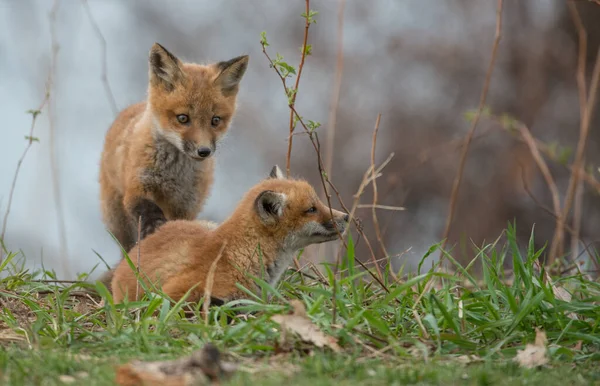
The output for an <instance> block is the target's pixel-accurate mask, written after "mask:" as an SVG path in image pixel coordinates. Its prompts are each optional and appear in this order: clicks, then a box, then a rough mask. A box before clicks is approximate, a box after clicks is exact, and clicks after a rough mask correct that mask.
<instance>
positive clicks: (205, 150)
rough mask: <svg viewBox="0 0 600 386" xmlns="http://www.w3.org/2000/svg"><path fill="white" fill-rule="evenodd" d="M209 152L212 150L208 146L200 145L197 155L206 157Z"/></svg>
mask: <svg viewBox="0 0 600 386" xmlns="http://www.w3.org/2000/svg"><path fill="white" fill-rule="evenodd" d="M210 153H212V150H210V149H209V148H208V147H201V148H200V149H198V157H200V158H206V157H208V156H209V155H210Z"/></svg>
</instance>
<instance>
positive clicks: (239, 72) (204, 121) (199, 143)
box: [148, 43, 248, 160]
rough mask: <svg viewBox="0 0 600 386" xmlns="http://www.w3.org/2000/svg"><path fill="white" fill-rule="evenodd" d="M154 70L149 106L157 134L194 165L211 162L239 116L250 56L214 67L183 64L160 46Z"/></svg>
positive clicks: (155, 51) (152, 64) (152, 59)
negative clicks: (241, 87)
mask: <svg viewBox="0 0 600 386" xmlns="http://www.w3.org/2000/svg"><path fill="white" fill-rule="evenodd" d="M149 65H150V71H149V73H150V82H149V87H148V103H149V111H151V112H152V120H153V124H154V128H155V130H156V133H157V134H158V135H161V136H162V137H163V138H165V139H166V140H168V141H169V142H170V143H172V144H173V145H174V146H175V147H177V148H178V149H179V150H180V151H182V152H183V153H185V154H187V155H188V156H190V157H192V158H194V159H198V160H204V159H206V158H208V157H210V156H211V155H212V154H213V153H214V152H215V150H216V147H217V142H218V141H219V139H220V138H221V137H222V136H223V134H225V132H226V131H227V128H228V127H229V124H230V123H231V120H232V118H233V115H234V113H235V107H236V97H237V93H238V90H239V83H240V81H241V79H242V77H243V75H244V73H245V72H246V68H247V67H248V56H238V57H237V58H234V59H231V60H229V61H226V62H218V63H213V64H209V65H199V64H194V63H182V62H181V61H180V60H179V59H177V58H176V57H175V55H173V54H171V53H170V52H169V51H167V50H166V49H165V48H164V47H163V46H161V45H160V44H158V43H154V45H153V46H152V49H151V50H150V57H149Z"/></svg>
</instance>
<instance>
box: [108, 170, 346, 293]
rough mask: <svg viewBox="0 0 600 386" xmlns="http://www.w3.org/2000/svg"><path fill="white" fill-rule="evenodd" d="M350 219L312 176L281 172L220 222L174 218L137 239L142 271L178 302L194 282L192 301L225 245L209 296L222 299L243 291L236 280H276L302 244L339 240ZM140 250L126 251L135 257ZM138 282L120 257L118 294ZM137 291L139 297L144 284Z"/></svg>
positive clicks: (252, 191) (114, 285)
mask: <svg viewBox="0 0 600 386" xmlns="http://www.w3.org/2000/svg"><path fill="white" fill-rule="evenodd" d="M274 170H275V169H274ZM277 170H279V169H277ZM313 209H314V210H313ZM332 212H333V218H332V216H331V213H332ZM347 220H348V216H347V215H346V214H344V213H342V212H339V211H336V210H332V211H330V209H329V208H328V207H327V206H326V205H324V204H323V203H322V202H321V201H320V200H319V199H318V197H317V195H316V193H315V191H314V189H313V188H312V186H310V185H309V184H308V183H307V182H305V181H302V180H292V179H289V180H288V179H285V178H283V177H282V175H281V174H280V173H279V174H278V175H277V177H274V176H272V177H271V178H269V179H266V180H264V181H261V182H260V183H258V184H257V185H256V186H254V187H253V188H252V189H250V191H249V192H247V193H246V195H245V196H244V197H243V199H242V200H241V202H240V203H239V204H238V206H237V208H236V209H235V211H234V212H233V214H232V215H231V216H230V217H229V218H228V219H227V220H226V221H225V222H223V224H221V225H220V226H218V227H216V228H211V227H209V226H206V225H205V224H203V223H201V222H199V221H184V220H180V221H169V222H167V223H166V224H165V225H163V226H162V227H161V228H160V229H158V230H157V231H156V232H155V233H154V234H152V235H150V236H149V237H148V238H146V239H144V240H143V241H142V242H141V243H140V248H141V249H140V257H141V259H140V267H139V268H140V272H141V277H142V278H143V279H144V281H145V282H146V283H147V284H148V280H150V281H151V282H153V283H155V284H156V287H157V288H162V291H163V292H164V293H165V294H166V295H168V296H169V297H171V298H172V299H173V300H179V299H180V298H181V297H182V296H183V295H184V294H185V293H186V292H187V291H188V290H190V289H191V288H192V287H194V286H196V287H195V290H193V291H192V292H191V295H190V297H189V298H188V300H189V301H198V300H199V299H200V298H201V297H202V295H203V293H204V289H205V288H204V286H205V284H206V280H207V274H208V272H209V269H210V266H211V264H212V263H213V261H215V259H217V257H218V255H219V252H220V251H221V249H222V248H223V246H224V249H223V252H222V257H221V259H220V260H219V262H218V263H217V267H216V273H215V276H214V285H213V288H212V292H211V294H212V296H213V297H216V298H218V299H221V300H224V301H228V300H232V299H237V298H240V297H243V296H244V293H243V292H242V291H240V290H239V289H238V288H237V287H236V283H240V284H242V285H244V286H245V287H246V288H248V289H251V290H253V289H254V285H253V281H252V280H251V278H249V277H248V275H247V274H251V275H254V276H257V277H260V276H261V273H262V272H265V273H266V280H268V281H270V282H271V284H273V285H275V284H276V282H277V281H278V280H279V278H280V277H281V273H282V272H283V270H284V269H286V268H287V267H288V266H289V263H290V262H291V258H292V257H293V256H295V255H296V253H297V251H298V250H299V249H300V248H303V247H305V246H307V245H310V244H315V243H320V242H326V241H331V240H334V239H335V238H337V235H338V231H339V232H343V231H344V230H345V228H346V226H347ZM336 227H337V230H335V228H336ZM258 247H259V248H260V253H259V252H258V251H259V248H258ZM137 248H138V247H137V246H136V247H134V248H133V249H132V250H131V252H130V254H129V255H130V256H132V259H133V260H134V261H135V257H136V256H137V253H138V251H137ZM136 285H137V280H136V275H135V272H134V271H132V270H131V268H130V267H129V265H128V264H127V262H125V261H122V262H121V263H120V264H119V266H118V267H117V268H116V270H115V274H114V277H113V281H112V290H113V296H114V300H115V301H116V302H122V301H123V299H124V298H125V297H127V298H128V299H130V300H133V299H134V298H135V294H136ZM139 292H140V293H139V295H140V296H141V295H142V294H143V291H142V290H141V286H140V291H139Z"/></svg>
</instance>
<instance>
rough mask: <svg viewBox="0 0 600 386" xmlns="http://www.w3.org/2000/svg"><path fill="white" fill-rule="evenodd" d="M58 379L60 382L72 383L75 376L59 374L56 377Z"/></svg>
mask: <svg viewBox="0 0 600 386" xmlns="http://www.w3.org/2000/svg"><path fill="white" fill-rule="evenodd" d="M58 380H59V381H61V382H62V383H73V382H75V381H76V379H75V377H72V376H70V375H61V376H59V377H58Z"/></svg>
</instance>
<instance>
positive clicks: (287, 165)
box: [263, 0, 310, 177]
mask: <svg viewBox="0 0 600 386" xmlns="http://www.w3.org/2000/svg"><path fill="white" fill-rule="evenodd" d="M309 12H310V0H306V24H305V25H304V42H303V43H302V56H301V57H300V65H299V66H298V76H296V84H295V85H294V90H293V92H294V94H293V95H292V96H291V100H290V135H289V137H288V150H287V158H286V162H285V170H286V176H287V177H289V176H290V168H291V157H292V139H293V135H294V129H295V128H296V125H295V124H294V112H293V111H292V110H291V108H293V107H294V105H295V104H296V96H297V95H298V86H299V85H300V77H301V76H302V69H303V68H304V59H305V58H306V42H307V41H308V28H309V27H310V18H309V16H308V15H309ZM263 50H264V47H263ZM283 83H284V85H285V79H283ZM286 95H289V94H287V90H286Z"/></svg>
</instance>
